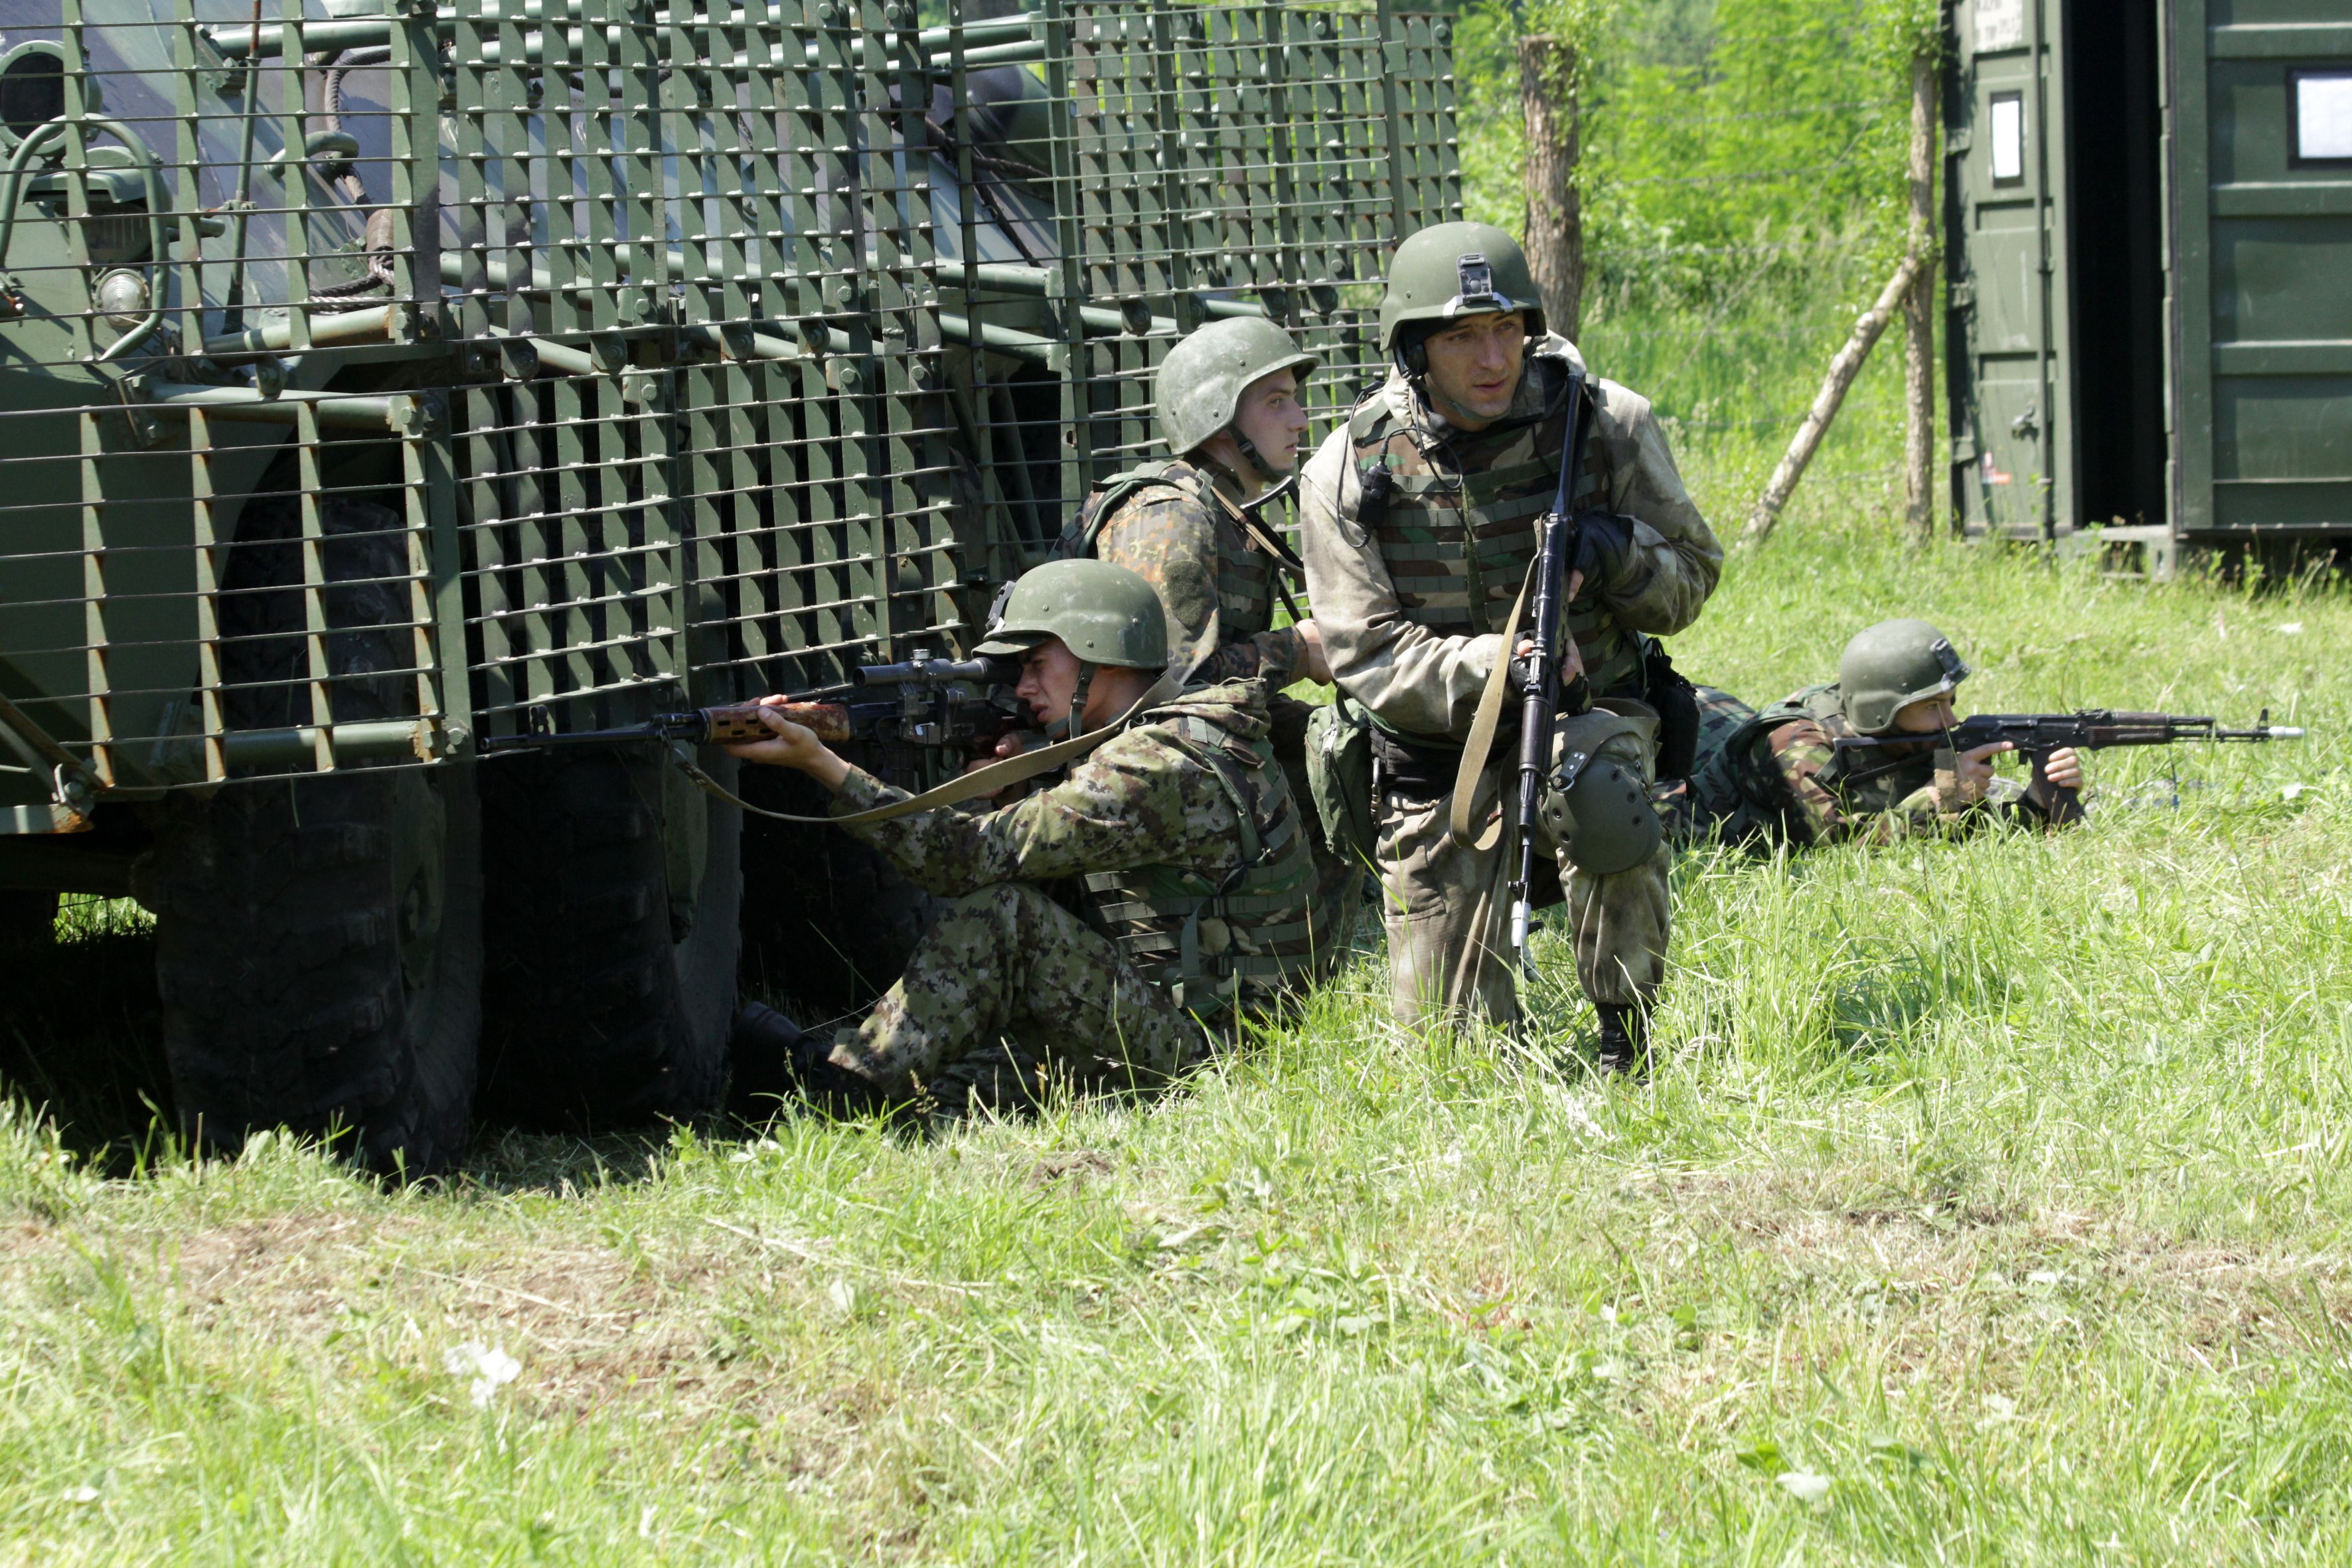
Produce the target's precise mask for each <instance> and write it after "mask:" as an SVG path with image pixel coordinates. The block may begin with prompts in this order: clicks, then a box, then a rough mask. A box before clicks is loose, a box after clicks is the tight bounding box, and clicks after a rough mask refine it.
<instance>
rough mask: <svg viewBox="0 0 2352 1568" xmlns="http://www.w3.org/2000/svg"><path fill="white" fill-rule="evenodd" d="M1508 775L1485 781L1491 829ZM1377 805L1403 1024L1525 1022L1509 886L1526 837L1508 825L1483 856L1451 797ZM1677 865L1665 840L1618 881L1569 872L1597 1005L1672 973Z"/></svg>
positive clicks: (1637, 996) (1480, 798)
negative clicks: (1461, 828) (1465, 836)
mask: <svg viewBox="0 0 2352 1568" xmlns="http://www.w3.org/2000/svg"><path fill="white" fill-rule="evenodd" d="M1612 748H1617V749H1618V750H1621V751H1622V752H1624V753H1626V754H1622V755H1620V754H1617V752H1616V751H1612V753H1611V754H1612V755H1614V756H1615V758H1616V760H1617V761H1619V762H1621V763H1624V764H1626V765H1628V766H1633V765H1634V764H1635V763H1636V761H1637V757H1636V755H1635V754H1633V753H1638V764H1639V767H1640V770H1641V774H1642V776H1643V778H1644V779H1648V778H1649V777H1651V775H1652V773H1653V771H1654V767H1655V765H1656V763H1655V752H1654V748H1651V747H1648V746H1637V745H1633V744H1632V743H1631V742H1612ZM1507 773H1509V769H1507V767H1504V766H1500V765H1490V766H1489V767H1488V768H1487V770H1486V773H1484V774H1483V775H1481V776H1480V778H1479V780H1478V795H1477V797H1476V799H1475V801H1474V802H1473V810H1472V813H1471V816H1472V820H1473V821H1476V822H1482V823H1483V822H1484V821H1486V818H1487V816H1489V815H1490V814H1491V813H1492V812H1493V810H1494V808H1495V805H1496V802H1497V801H1498V800H1499V799H1500V797H1501V789H1502V785H1503V781H1504V779H1505V777H1506V776H1507ZM1379 804H1380V812H1381V835H1380V870H1381V892H1382V897H1381V910H1382V912H1383V918H1384V920H1385V921H1386V924H1387V927H1388V938H1389V989H1390V1006H1391V1009H1392V1011H1393V1012H1394V1013H1395V1015H1396V1019H1397V1022H1398V1023H1400V1024H1402V1025H1404V1026H1406V1027H1408V1028H1412V1027H1418V1026H1425V1025H1428V1024H1432V1023H1436V1022H1440V1021H1443V1020H1444V1019H1448V1018H1459V1017H1485V1018H1488V1019H1492V1020H1493V1021H1495V1022H1496V1023H1511V1022H1514V1021H1516V1020H1517V1017H1518V1016H1519V998H1518V981H1517V966H1516V964H1514V963H1513V962H1512V956H1511V950H1510V923H1509V922H1510V893H1509V883H1510V880H1511V879H1512V878H1513V877H1514V876H1515V875H1517V869H1518V863H1519V847H1518V835H1517V832H1515V831H1514V830H1512V829H1511V828H1510V826H1508V825H1507V824H1506V826H1505V827H1504V830H1503V832H1502V834H1501V836H1500V837H1499V838H1498V839H1497V840H1496V843H1495V844H1494V846H1493V847H1490V848H1487V849H1484V850H1480V849H1477V848H1475V847H1471V846H1468V845H1464V844H1458V843H1456V842H1455V841H1454V834H1453V829H1452V826H1451V817H1452V814H1453V810H1454V803H1453V797H1452V795H1440V796H1439V797H1437V798H1436V799H1434V800H1429V801H1422V800H1416V799H1412V798H1411V797H1409V796H1406V795H1400V794H1396V793H1387V794H1384V795H1383V796H1382V798H1381V801H1380V803H1379ZM1673 868H1674V854H1673V851H1672V849H1671V848H1670V847H1668V846H1667V845H1665V844H1664V843H1661V844H1660V845H1659V846H1658V848H1657V849H1656V851H1655V852H1654V853H1653V854H1652V855H1651V856H1650V858H1648V859H1647V860H1644V861H1643V862H1642V863H1641V864H1640V865H1638V866H1635V867H1633V868H1632V869H1631V870H1626V871H1620V872H1618V873H1616V874H1615V875H1613V876H1608V877H1593V876H1588V875H1587V874H1586V873H1584V872H1582V871H1578V870H1576V869H1574V868H1571V867H1568V866H1562V867H1561V868H1560V869H1561V870H1562V871H1563V872H1564V873H1566V875H1565V876H1564V878H1563V879H1562V891H1563V892H1565V893H1566V895H1567V904H1566V908H1567V915H1568V922H1569V929H1570V933H1571V935H1572V936H1573V938H1574V940H1575V945H1576V980H1577V984H1579V985H1580V986H1581V987H1582V988H1583V991H1584V994H1585V995H1586V996H1587V997H1589V998H1590V999H1591V1000H1592V1001H1594V1002H1609V1003H1614V1004H1619V1005H1631V1004H1633V1003H1635V1002H1637V1001H1640V1000H1642V999H1643V998H1645V997H1647V996H1649V995H1651V994H1654V992H1655V991H1656V990H1657V988H1658V984H1659V982H1660V981H1661V980H1662V979H1664V974H1665V964H1666V940H1667V937H1668V935H1669V934H1670V932H1671V930H1672V921H1671V910H1670V904H1669V900H1668V896H1667V879H1668V876H1669V874H1670V873H1671V871H1672V870H1673Z"/></svg>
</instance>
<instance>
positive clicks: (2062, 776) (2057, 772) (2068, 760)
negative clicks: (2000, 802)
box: [2025, 747, 2083, 827]
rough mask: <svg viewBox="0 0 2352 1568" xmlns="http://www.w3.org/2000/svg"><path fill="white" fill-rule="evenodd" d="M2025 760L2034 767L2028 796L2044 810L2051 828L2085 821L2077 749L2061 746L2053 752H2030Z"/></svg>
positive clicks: (2043, 812) (2027, 789)
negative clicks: (2075, 752) (2075, 751)
mask: <svg viewBox="0 0 2352 1568" xmlns="http://www.w3.org/2000/svg"><path fill="white" fill-rule="evenodd" d="M2062 758H2063V763H2062V761H2061V759H2062ZM2026 759H2027V761H2028V762H2029V763H2032V768H2033V778H2032V782H2031V783H2029V784H2027V785H2026V786H2025V793H2026V795H2027V796H2028V797H2029V798H2030V799H2032V802H2033V804H2034V805H2038V806H2040V807H2041V808H2042V815H2043V816H2047V817H2048V818H2049V819H2050V822H2051V825H2052V826H2056V827H2063V826H2066V825H2067V824H2068V823H2071V822H2080V821H2081V820H2082V819H2083V796H2082V789H2083V764H2082V762H2081V759H2079V758H2078V757H2076V756H2075V754H2074V750H2073V749H2072V748H2071V747H2060V748H2059V749H2057V750H2055V751H2050V752H2027V753H2026ZM2062 770H2063V773H2062Z"/></svg>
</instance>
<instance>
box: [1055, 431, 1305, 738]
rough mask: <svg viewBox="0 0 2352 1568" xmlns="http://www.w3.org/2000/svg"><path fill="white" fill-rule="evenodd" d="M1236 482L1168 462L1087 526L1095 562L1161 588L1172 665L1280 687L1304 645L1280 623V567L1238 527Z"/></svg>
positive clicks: (1208, 678) (1198, 675) (1206, 676)
mask: <svg viewBox="0 0 2352 1568" xmlns="http://www.w3.org/2000/svg"><path fill="white" fill-rule="evenodd" d="M1114 482H1115V481H1114ZM1230 485H1231V481H1230V480H1227V479H1223V478H1222V477H1221V476H1219V475H1217V474H1215V473H1213V472H1211V471H1208V470H1204V469H1202V468H1195V467H1194V466H1193V465H1192V464H1191V463H1186V462H1174V463H1170V464H1168V465H1167V466H1166V467H1165V468H1162V469H1161V470H1160V474H1159V476H1158V477H1157V478H1156V479H1152V480H1151V481H1150V482H1148V483H1144V484H1142V485H1139V486H1138V487H1137V488H1135V489H1132V490H1130V491H1129V494H1128V495H1127V496H1126V497H1125V498H1124V499H1123V500H1119V501H1118V504H1117V505H1116V507H1115V508H1114V509H1113V510H1111V511H1110V513H1109V515H1108V516H1107V517H1104V518H1102V519H1101V520H1100V523H1099V526H1097V524H1096V520H1095V519H1094V518H1092V517H1090V516H1087V515H1086V514H1083V513H1082V514H1081V525H1082V528H1083V529H1084V530H1085V531H1088V532H1091V533H1092V534H1093V535H1094V553H1095V555H1096V557H1097V559H1099V560H1103V561H1108V562H1109V563H1112V564H1113V565H1116V566H1124V567H1126V568H1127V569H1128V570H1129V571H1130V572H1132V573H1134V574H1136V575H1138V576H1139V577H1141V578H1142V579H1143V580H1144V581H1145V582H1147V583H1149V584H1151V585H1152V587H1154V588H1156V589H1158V590H1159V593H1160V604H1161V605H1163V606H1165V607H1166V609H1167V611H1168V643H1169V650H1170V658H1169V662H1170V663H1171V664H1172V665H1174V666H1175V667H1176V668H1179V669H1189V670H1191V671H1192V680H1193V681H1195V682H1197V683H1200V684H1202V685H1213V684H1214V683H1216V682H1218V681H1221V680H1234V679H1246V678H1248V677H1251V676H1264V677H1265V678H1266V680H1267V682H1268V684H1269V686H1270V688H1271V689H1274V690H1277V691H1278V690H1280V689H1282V688H1283V687H1285V686H1287V685H1289V684H1290V683H1291V682H1292V681H1294V680H1296V679H1298V666H1299V660H1300V658H1301V657H1302V656H1303V654H1304V652H1305V648H1306V645H1305V643H1304V641H1303V640H1302V639H1301V638H1300V637H1299V635H1298V633H1297V631H1295V630H1294V629H1292V628H1291V627H1289V626H1280V627H1277V626H1276V625H1275V624H1274V610H1275V598H1276V595H1275V585H1274V574H1275V573H1276V570H1278V567H1277V565H1276V562H1275V560H1274V558H1273V557H1272V556H1270V555H1268V554H1266V553H1265V552H1264V551H1261V550H1259V549H1257V548H1256V547H1255V546H1254V545H1253V544H1252V543H1251V542H1250V541H1249V537H1248V536H1247V535H1246V534H1244V532H1243V531H1242V528H1241V520H1240V516H1239V504H1240V503H1239V500H1238V498H1237V497H1235V496H1234V495H1233V494H1232V493H1230ZM1104 493H1105V494H1106V496H1108V494H1109V492H1108V490H1106V491H1105V492H1104Z"/></svg>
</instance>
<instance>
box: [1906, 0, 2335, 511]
mask: <svg viewBox="0 0 2352 1568" xmlns="http://www.w3.org/2000/svg"><path fill="white" fill-rule="evenodd" d="M1948 21H1949V28H1950V30H1949V35H1948V43H1949V46H1950V47H1949V53H1948V59H1949V66H1948V70H1947V73H1946V79H1945V84H1944V124H1945V153H1946V174H1947V179H1946V184H1945V208H1944V219H1945V233H1946V249H1947V257H1948V265H1949V268H1950V295H1949V307H1950V309H1949V314H1948V319H1947V327H1948V339H1947V341H1948V348H1949V370H1948V374H1949V393H1950V403H1949V406H1950V409H1951V433H1952V447H1951V464H1952V467H1951V475H1952V499H1953V503H1954V505H1955V506H1956V508H1957V509H1958V511H1959V513H1960V515H1961V516H1962V517H1963V518H1964V519H1965V520H1966V521H1967V522H1968V524H1969V529H1970V531H1972V532H1990V533H2000V534H2005V535H2009V536H2012V537H2034V536H2041V537H2051V536H2055V535H2057V534H2062V533H2066V532H2071V531H2074V530H2077V529H2080V528H2084V527H2088V526H2092V525H2096V524H2117V523H2120V524H2124V525H2137V526H2148V527H2160V528H2162V529H2165V530H2168V531H2169V533H2170V534H2171V535H2172V536H2174V537H2177V538H2179V539H2183V540H2190V541H2195V542H2200V543H2208V544H2211V543H2227V542H2242V541H2249V540H2254V539H2263V538H2279V537H2292V536H2296V535H2330V534H2347V535H2352V0H1954V4H1953V5H1951V7H1950V10H1949V16H1948Z"/></svg>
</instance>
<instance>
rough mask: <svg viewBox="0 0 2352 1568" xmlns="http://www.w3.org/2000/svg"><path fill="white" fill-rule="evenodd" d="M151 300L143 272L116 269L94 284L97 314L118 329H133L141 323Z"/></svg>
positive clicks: (145, 316)
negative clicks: (96, 288)
mask: <svg viewBox="0 0 2352 1568" xmlns="http://www.w3.org/2000/svg"><path fill="white" fill-rule="evenodd" d="M152 300H153V295H152V292H151V291H150V290H149V289H148V287H147V275H146V274H145V273H143V272H135V271H133V270H131V268H127V267H118V268H115V269H114V270H113V271H111V272H110V273H108V274H107V275H106V276H105V277H103V278H100V279H99V280H98V309H99V313H100V314H101V315H103V316H104V317H105V318H106V319H107V320H108V321H111V322H112V323H113V324H114V325H116V326H118V327H124V328H130V327H135V326H137V325H138V324H139V323H140V322H142V321H145V320H146V319H147V311H148V308H149V306H150V305H151V304H152Z"/></svg>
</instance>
